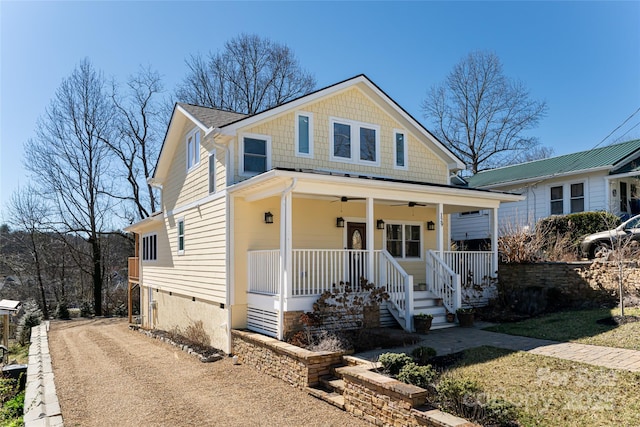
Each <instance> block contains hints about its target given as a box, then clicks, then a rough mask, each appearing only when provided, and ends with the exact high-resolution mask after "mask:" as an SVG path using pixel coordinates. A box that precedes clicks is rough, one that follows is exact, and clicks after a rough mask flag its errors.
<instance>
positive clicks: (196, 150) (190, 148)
mask: <svg viewBox="0 0 640 427" xmlns="http://www.w3.org/2000/svg"><path fill="white" fill-rule="evenodd" d="M198 163H200V130H199V129H194V130H193V131H191V132H189V134H188V135H187V170H191V169H192V168H194V167H196V166H197V165H198Z"/></svg>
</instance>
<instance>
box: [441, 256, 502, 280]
mask: <svg viewBox="0 0 640 427" xmlns="http://www.w3.org/2000/svg"><path fill="white" fill-rule="evenodd" d="M492 255H493V253H492V252H488V251H475V252H467V251H465V252H456V251H446V252H443V254H442V256H443V259H444V262H445V263H446V264H447V265H448V266H449V267H450V268H451V269H452V270H453V271H454V272H455V273H457V274H459V275H460V280H461V281H462V283H463V284H467V285H474V284H475V285H481V284H483V283H487V282H488V279H489V278H492V277H495V276H496V272H495V271H492V270H493V268H492Z"/></svg>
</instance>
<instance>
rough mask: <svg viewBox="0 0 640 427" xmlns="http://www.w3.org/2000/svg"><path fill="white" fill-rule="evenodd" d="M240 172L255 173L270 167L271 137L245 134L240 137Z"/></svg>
mask: <svg viewBox="0 0 640 427" xmlns="http://www.w3.org/2000/svg"><path fill="white" fill-rule="evenodd" d="M241 150H242V153H241V157H240V173H241V174H243V175H250V176H251V175H257V174H260V173H262V172H266V171H268V170H269V169H271V137H268V136H264V135H245V136H244V137H243V138H242V147H241Z"/></svg>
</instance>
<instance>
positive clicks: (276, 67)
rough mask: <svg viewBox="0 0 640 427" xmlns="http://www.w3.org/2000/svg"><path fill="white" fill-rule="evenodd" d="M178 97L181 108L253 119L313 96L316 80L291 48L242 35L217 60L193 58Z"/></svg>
mask: <svg viewBox="0 0 640 427" xmlns="http://www.w3.org/2000/svg"><path fill="white" fill-rule="evenodd" d="M186 62H187V66H188V67H189V73H188V74H187V76H186V77H185V79H184V80H183V82H182V84H181V85H180V86H179V87H178V89H177V91H176V97H177V98H178V100H180V101H182V102H188V103H191V104H197V105H202V106H205V107H211V108H218V109H221V110H229V111H235V112H238V113H245V114H254V113H257V112H260V111H264V110H266V109H268V108H271V107H275V106H277V105H280V104H283V103H285V102H287V101H290V100H292V99H295V98H297V97H299V96H302V95H305V94H307V93H309V92H311V91H312V90H313V89H314V88H315V85H316V82H315V78H314V77H313V76H312V75H311V74H310V73H309V72H307V71H305V70H303V69H302V67H301V66H300V64H299V63H298V60H297V59H296V57H295V55H294V53H293V52H292V51H291V50H290V49H289V47H288V46H286V45H283V44H279V43H276V42H273V41H271V40H269V39H266V38H262V37H260V36H257V35H250V34H241V35H240V36H238V37H236V38H233V39H231V40H229V41H227V42H226V43H225V47H224V50H223V51H222V52H218V53H216V54H211V53H210V54H209V56H208V57H206V58H204V57H202V55H200V54H198V55H193V56H191V57H190V58H189V59H188V60H187V61H186Z"/></svg>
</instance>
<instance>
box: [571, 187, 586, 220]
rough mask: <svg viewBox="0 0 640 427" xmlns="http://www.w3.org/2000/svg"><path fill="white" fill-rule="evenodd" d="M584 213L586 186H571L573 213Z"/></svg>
mask: <svg viewBox="0 0 640 427" xmlns="http://www.w3.org/2000/svg"><path fill="white" fill-rule="evenodd" d="M575 212H584V184H583V183H579V184H571V213H575Z"/></svg>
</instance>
